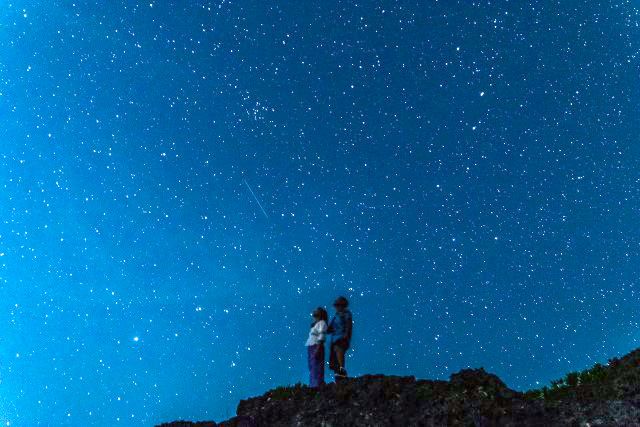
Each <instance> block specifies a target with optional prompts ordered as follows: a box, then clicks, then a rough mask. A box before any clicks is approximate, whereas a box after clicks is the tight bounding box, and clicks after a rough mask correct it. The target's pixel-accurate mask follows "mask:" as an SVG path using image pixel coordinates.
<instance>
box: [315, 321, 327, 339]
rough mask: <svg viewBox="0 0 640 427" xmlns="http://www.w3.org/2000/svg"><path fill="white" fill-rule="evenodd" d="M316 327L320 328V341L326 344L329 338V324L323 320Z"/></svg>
mask: <svg viewBox="0 0 640 427" xmlns="http://www.w3.org/2000/svg"><path fill="white" fill-rule="evenodd" d="M316 326H317V327H318V341H322V342H324V340H325V339H326V338H327V322H325V321H324V320H323V321H321V322H318V324H317V325H316Z"/></svg>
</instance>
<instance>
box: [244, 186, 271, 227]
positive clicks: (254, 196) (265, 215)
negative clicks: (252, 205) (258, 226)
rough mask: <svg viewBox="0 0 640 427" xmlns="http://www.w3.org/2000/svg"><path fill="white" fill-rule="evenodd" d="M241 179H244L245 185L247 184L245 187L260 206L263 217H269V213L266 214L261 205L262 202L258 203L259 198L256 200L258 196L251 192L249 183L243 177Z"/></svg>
mask: <svg viewBox="0 0 640 427" xmlns="http://www.w3.org/2000/svg"><path fill="white" fill-rule="evenodd" d="M242 181H244V183H245V185H246V186H247V188H248V189H249V191H250V192H251V195H252V196H253V199H254V200H255V201H256V203H257V204H258V206H260V210H262V213H263V214H264V217H265V218H267V219H269V215H267V211H265V210H264V208H263V207H262V203H260V200H258V198H257V197H256V193H254V192H253V190H252V189H251V186H250V185H249V183H248V182H247V180H246V179H244V178H243V179H242Z"/></svg>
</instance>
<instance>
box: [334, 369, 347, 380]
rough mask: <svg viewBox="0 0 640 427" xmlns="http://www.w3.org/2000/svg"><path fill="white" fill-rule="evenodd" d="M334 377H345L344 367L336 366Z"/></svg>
mask: <svg viewBox="0 0 640 427" xmlns="http://www.w3.org/2000/svg"><path fill="white" fill-rule="evenodd" d="M336 377H340V378H347V377H348V375H347V371H346V369H344V368H338V370H337V371H336Z"/></svg>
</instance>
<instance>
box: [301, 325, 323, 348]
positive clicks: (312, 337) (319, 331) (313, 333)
mask: <svg viewBox="0 0 640 427" xmlns="http://www.w3.org/2000/svg"><path fill="white" fill-rule="evenodd" d="M326 335H327V322H325V321H324V320H320V321H319V322H316V324H315V325H313V327H312V328H311V330H310V331H309V338H308V339H307V343H306V344H305V345H306V346H307V347H309V346H311V345H316V344H320V343H323V342H324V340H325V338H326Z"/></svg>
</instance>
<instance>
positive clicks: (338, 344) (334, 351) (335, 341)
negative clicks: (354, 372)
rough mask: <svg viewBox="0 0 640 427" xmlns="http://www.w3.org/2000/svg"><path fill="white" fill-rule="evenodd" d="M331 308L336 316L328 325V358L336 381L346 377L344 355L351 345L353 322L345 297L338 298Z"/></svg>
mask: <svg viewBox="0 0 640 427" xmlns="http://www.w3.org/2000/svg"><path fill="white" fill-rule="evenodd" d="M333 306H334V307H335V309H336V314H335V316H333V319H331V322H330V323H329V330H328V332H329V333H330V334H331V352H330V356H329V368H330V369H331V370H332V371H333V372H334V376H335V378H336V380H339V379H343V378H346V377H347V370H346V369H345V367H344V366H345V364H344V362H345V354H346V353H347V350H349V346H350V345H351V332H352V329H353V320H352V318H351V311H349V309H348V308H347V307H349V301H347V299H346V298H345V297H338V298H337V299H336V300H335V302H334V303H333Z"/></svg>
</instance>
